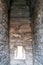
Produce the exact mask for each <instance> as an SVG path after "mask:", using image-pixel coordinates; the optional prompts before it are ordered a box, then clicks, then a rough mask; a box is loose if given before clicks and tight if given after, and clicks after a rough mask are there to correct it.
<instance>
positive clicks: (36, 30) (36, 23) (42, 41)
mask: <svg viewBox="0 0 43 65" xmlns="http://www.w3.org/2000/svg"><path fill="white" fill-rule="evenodd" d="M34 18H35V19H34V20H33V40H34V41H33V65H43V0H38V1H37V4H36V7H35V14H34Z"/></svg>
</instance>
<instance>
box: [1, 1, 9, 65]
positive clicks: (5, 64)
mask: <svg viewBox="0 0 43 65" xmlns="http://www.w3.org/2000/svg"><path fill="white" fill-rule="evenodd" d="M0 65H9V48H8V11H7V7H6V4H5V1H4V0H0Z"/></svg>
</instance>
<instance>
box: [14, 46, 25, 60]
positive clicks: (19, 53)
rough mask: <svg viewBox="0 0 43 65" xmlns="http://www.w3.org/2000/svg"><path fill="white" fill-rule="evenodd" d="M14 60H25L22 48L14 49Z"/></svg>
mask: <svg viewBox="0 0 43 65" xmlns="http://www.w3.org/2000/svg"><path fill="white" fill-rule="evenodd" d="M15 59H25V49H24V48H23V46H17V48H16V49H15Z"/></svg>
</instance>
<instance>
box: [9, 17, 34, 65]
mask: <svg viewBox="0 0 43 65" xmlns="http://www.w3.org/2000/svg"><path fill="white" fill-rule="evenodd" d="M30 25H31V22H30V21H29V19H24V18H22V19H20V18H11V19H10V31H9V34H10V64H11V65H28V64H29V65H33V61H32V59H33V57H32V34H31V32H32V31H31V26H30ZM15 46H24V48H25V52H26V53H25V54H26V55H25V56H26V58H25V59H24V60H23V59H21V60H17V59H16V60H15V58H14V51H15Z"/></svg>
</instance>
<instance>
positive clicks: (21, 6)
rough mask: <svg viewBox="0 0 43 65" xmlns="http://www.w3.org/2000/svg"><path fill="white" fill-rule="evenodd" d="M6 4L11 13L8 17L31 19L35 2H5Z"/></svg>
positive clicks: (11, 0) (7, 0)
mask: <svg viewBox="0 0 43 65" xmlns="http://www.w3.org/2000/svg"><path fill="white" fill-rule="evenodd" d="M6 3H7V6H8V9H9V10H10V12H11V14H10V17H18V16H19V17H30V18H31V17H32V16H33V14H34V8H35V4H36V0H6ZM12 12H13V13H12ZM14 14H15V15H14Z"/></svg>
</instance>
